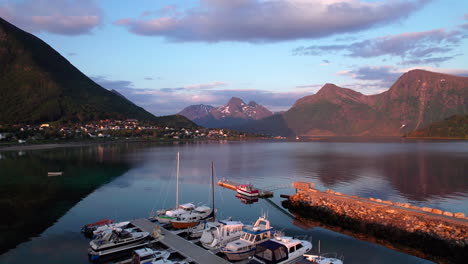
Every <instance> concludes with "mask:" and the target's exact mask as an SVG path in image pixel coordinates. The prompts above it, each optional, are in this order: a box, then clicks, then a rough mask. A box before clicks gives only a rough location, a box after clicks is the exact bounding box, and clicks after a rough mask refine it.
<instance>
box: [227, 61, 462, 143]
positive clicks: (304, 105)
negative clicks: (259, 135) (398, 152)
mask: <svg viewBox="0 0 468 264" xmlns="http://www.w3.org/2000/svg"><path fill="white" fill-rule="evenodd" d="M454 114H459V115H466V114H468V78H467V77H458V76H453V75H448V74H442V73H435V72H429V71H423V70H412V71H409V72H407V73H405V74H403V75H402V76H401V77H400V78H399V79H398V80H397V81H396V82H395V84H393V85H392V87H391V88H390V89H389V90H388V91H386V92H383V93H380V94H377V95H370V96H367V95H363V94H361V93H359V92H356V91H353V90H351V89H347V88H341V87H338V86H336V85H333V84H326V85H324V86H323V87H322V88H321V89H320V91H319V92H318V93H317V94H314V95H310V96H306V97H303V98H301V99H299V100H297V101H296V103H295V104H294V105H293V107H291V109H289V110H288V111H286V112H285V113H284V114H283V118H277V117H276V118H274V119H265V120H262V122H250V123H249V124H247V125H244V126H239V127H236V128H235V129H244V130H246V131H249V132H253V131H262V132H263V133H267V134H273V135H275V134H280V135H288V133H285V132H281V131H286V132H287V131H288V130H287V129H285V127H287V128H288V129H289V130H290V131H292V134H296V135H301V136H317V135H324V136H335V135H353V136H399V135H403V134H404V133H407V132H409V131H412V130H415V129H418V128H422V127H425V126H427V125H429V124H431V123H433V122H436V121H440V120H443V119H444V118H447V117H449V116H451V115H454ZM273 127H278V128H281V129H279V130H278V129H273ZM278 132H281V133H278Z"/></svg>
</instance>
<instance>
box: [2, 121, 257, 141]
mask: <svg viewBox="0 0 468 264" xmlns="http://www.w3.org/2000/svg"><path fill="white" fill-rule="evenodd" d="M245 137H260V136H259V135H255V134H250V133H244V132H239V131H233V130H229V129H209V128H201V127H199V128H175V127H168V126H158V125H155V124H146V123H142V122H139V121H138V120H136V119H127V120H125V121H122V120H110V119H105V120H99V121H93V122H89V123H75V124H72V125H70V124H69V125H58V124H49V123H44V124H38V125H0V141H1V142H4V143H19V144H25V143H31V144H33V143H41V142H44V141H54V140H55V141H56V140H85V139H109V140H114V139H136V138H148V139H150V138H151V139H234V138H245Z"/></svg>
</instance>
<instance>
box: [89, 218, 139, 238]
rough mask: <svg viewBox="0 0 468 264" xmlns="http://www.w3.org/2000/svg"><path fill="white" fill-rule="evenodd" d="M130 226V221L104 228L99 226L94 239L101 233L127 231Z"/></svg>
mask: <svg viewBox="0 0 468 264" xmlns="http://www.w3.org/2000/svg"><path fill="white" fill-rule="evenodd" d="M129 225H130V221H123V222H118V223H110V224H105V225H102V226H98V227H96V228H95V229H94V230H93V237H96V236H98V235H99V234H101V233H104V232H108V231H112V230H114V229H116V228H120V229H125V228H127V227H128V226H129Z"/></svg>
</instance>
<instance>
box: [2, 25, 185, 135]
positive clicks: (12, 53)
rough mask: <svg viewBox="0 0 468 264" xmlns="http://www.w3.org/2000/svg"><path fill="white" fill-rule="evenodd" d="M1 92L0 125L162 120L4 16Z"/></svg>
mask: <svg viewBox="0 0 468 264" xmlns="http://www.w3.org/2000/svg"><path fill="white" fill-rule="evenodd" d="M0 92H1V96H0V105H2V111H0V123H39V122H50V121H62V122H75V121H88V120H97V119H104V118H114V119H126V118H136V119H139V120H146V121H155V122H158V121H159V119H158V118H156V117H155V116H154V115H152V114H150V113H149V112H147V111H145V110H144V109H143V108H141V107H138V106H136V105H134V104H133V103H131V102H129V101H128V100H127V99H125V98H123V97H121V96H119V95H116V94H114V93H112V92H110V91H108V90H106V89H104V88H102V87H101V86H99V85H98V84H96V83H95V82H93V81H92V80H91V79H90V78H88V77H87V76H85V75H84V74H83V73H81V72H80V71H79V70H78V69H77V68H75V67H74V66H73V65H72V64H71V63H70V62H68V61H67V60H66V59H65V58H64V57H62V56H61V55H60V54H59V53H58V52H56V51H55V50H54V49H53V48H51V47H50V46H49V45H47V44H46V43H45V42H43V41H42V40H40V39H39V38H37V37H35V36H33V35H32V34H29V33H27V32H24V31H22V30H21V29H19V28H17V27H15V26H13V25H11V24H9V23H8V22H6V21H5V20H3V19H1V18H0ZM186 122H187V126H189V125H193V123H192V122H190V121H189V120H186Z"/></svg>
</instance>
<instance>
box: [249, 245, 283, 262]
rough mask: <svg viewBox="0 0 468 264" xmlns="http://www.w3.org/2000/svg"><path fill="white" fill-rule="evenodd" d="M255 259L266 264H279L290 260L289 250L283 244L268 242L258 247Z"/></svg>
mask: <svg viewBox="0 0 468 264" xmlns="http://www.w3.org/2000/svg"><path fill="white" fill-rule="evenodd" d="M255 257H256V258H258V259H260V260H262V261H263V262H265V263H266V264H271V263H279V262H281V261H283V260H286V259H288V250H287V248H286V246H285V245H283V244H280V243H277V242H275V241H273V240H267V241H265V242H263V243H260V244H258V245H257V248H256V250H255Z"/></svg>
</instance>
